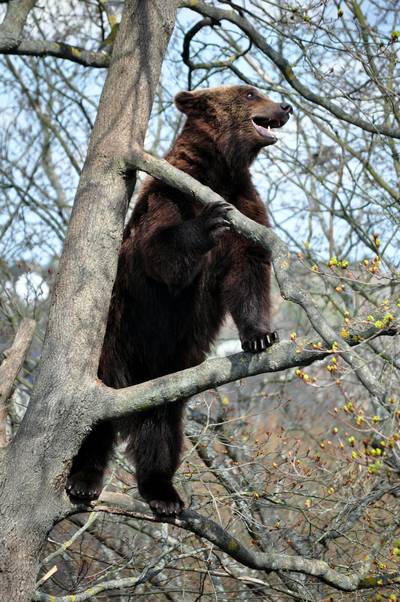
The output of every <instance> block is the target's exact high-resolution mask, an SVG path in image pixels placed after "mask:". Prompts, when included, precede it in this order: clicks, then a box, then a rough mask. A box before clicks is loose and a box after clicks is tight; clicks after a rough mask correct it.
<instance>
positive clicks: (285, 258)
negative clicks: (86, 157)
mask: <svg viewBox="0 0 400 602" xmlns="http://www.w3.org/2000/svg"><path fill="white" fill-rule="evenodd" d="M126 163H127V166H128V167H129V168H131V169H136V168H137V169H141V170H142V171H145V172H146V173H148V174H150V175H152V176H154V177H156V178H159V179H161V180H163V181H164V182H166V183H168V184H169V185H170V186H173V187H174V188H177V189H178V190H180V191H181V192H183V193H185V194H187V195H188V196H191V197H193V198H194V199H196V201H198V202H199V203H202V204H204V205H206V204H208V203H210V202H217V201H222V200H223V199H222V198H221V197H220V196H219V195H218V194H217V193H216V192H214V191H213V190H211V189H210V188H208V187H207V186H204V185H203V184H200V182H197V181H196V180H195V179H194V178H192V177H191V176H190V175H189V174H187V173H184V172H182V171H180V170H179V169H177V168H176V167H174V166H172V165H170V164H169V163H168V162H167V161H165V160H163V159H155V158H154V157H152V156H151V155H149V154H147V153H144V152H143V151H141V150H136V149H135V150H134V151H133V152H132V154H131V155H130V156H129V157H127V158H126ZM228 219H229V221H230V223H231V224H232V226H233V228H234V229H235V231H236V232H238V233H239V234H241V235H242V236H244V237H245V238H247V239H249V240H252V241H253V242H255V243H257V244H258V245H260V246H261V247H263V248H264V249H267V250H268V251H270V253H271V257H272V263H273V266H274V271H275V276H276V279H277V281H278V284H279V288H280V291H281V295H282V297H283V298H284V299H287V300H288V301H292V302H293V303H296V304H297V305H300V306H301V307H302V308H303V310H304V311H305V313H306V314H307V317H308V319H309V320H310V322H311V324H312V326H313V328H314V329H315V330H316V331H317V332H318V334H319V335H320V336H321V337H322V339H323V341H324V342H325V343H326V344H327V345H328V347H330V346H331V345H332V343H333V342H334V341H336V342H337V341H339V340H340V337H339V336H338V334H337V333H336V332H335V331H334V330H333V328H331V327H330V326H329V324H328V323H327V322H326V321H325V319H324V318H323V316H322V315H321V314H320V311H319V309H318V307H317V305H316V304H315V302H314V300H313V298H312V297H311V295H310V294H309V293H308V292H307V291H306V290H305V289H301V288H299V287H298V285H297V283H294V282H293V279H292V278H291V267H292V265H296V264H297V263H298V259H297V258H296V257H295V256H294V255H293V254H292V253H291V252H290V250H289V248H288V247H287V245H286V244H285V243H284V242H283V241H282V240H281V239H280V238H279V237H278V236H277V235H276V234H275V233H274V232H273V231H272V229H271V228H265V227H264V226H262V225H261V224H258V223H256V222H254V221H253V220H251V219H249V218H248V217H246V216H245V215H243V214H242V213H240V211H238V210H237V209H235V208H234V207H233V206H232V209H231V210H230V212H229V214H228ZM339 351H340V352H341V356H342V357H343V359H344V360H345V361H346V362H347V363H348V364H349V365H350V366H351V367H352V368H353V369H354V371H355V373H356V375H357V377H358V378H359V380H360V381H361V382H362V383H363V385H364V386H365V387H366V389H367V390H368V391H369V392H370V393H371V395H372V396H373V398H376V399H378V400H379V402H380V403H381V404H384V402H385V398H386V392H385V389H384V388H383V387H382V386H381V384H380V383H379V382H378V381H377V380H376V378H375V377H374V376H373V374H372V372H371V371H370V369H369V368H368V366H366V365H365V362H364V361H363V360H362V358H360V357H359V356H358V355H357V354H356V353H355V352H354V351H351V347H350V345H349V344H348V343H346V342H345V341H344V340H340V345H339Z"/></svg>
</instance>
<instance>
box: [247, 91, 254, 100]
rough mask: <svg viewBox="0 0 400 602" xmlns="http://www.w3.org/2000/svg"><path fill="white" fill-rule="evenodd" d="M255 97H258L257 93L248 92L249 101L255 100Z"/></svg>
mask: <svg viewBox="0 0 400 602" xmlns="http://www.w3.org/2000/svg"><path fill="white" fill-rule="evenodd" d="M255 97H256V93H255V92H252V91H250V92H247V94H246V98H247V99H248V100H254V99H255Z"/></svg>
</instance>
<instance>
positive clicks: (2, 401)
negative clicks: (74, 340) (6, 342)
mask: <svg viewBox="0 0 400 602" xmlns="http://www.w3.org/2000/svg"><path fill="white" fill-rule="evenodd" d="M35 328H36V322H35V320H29V319H28V318H26V319H24V320H22V322H21V324H20V325H19V328H18V331H17V334H16V335H15V338H14V342H13V344H12V345H11V347H10V348H9V349H7V350H6V351H5V352H4V355H5V360H4V361H3V363H2V364H1V366H0V447H4V445H6V432H5V419H6V415H7V409H6V403H7V400H8V398H9V397H10V395H11V392H12V390H13V386H14V382H15V379H16V378H17V376H18V372H19V371H20V370H21V368H22V364H23V363H24V360H25V356H26V354H27V352H28V349H29V346H30V344H31V342H32V338H33V335H34V332H35Z"/></svg>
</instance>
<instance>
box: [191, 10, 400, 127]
mask: <svg viewBox="0 0 400 602" xmlns="http://www.w3.org/2000/svg"><path fill="white" fill-rule="evenodd" d="M180 6H182V7H183V6H184V7H187V8H191V9H192V10H194V11H196V12H198V13H200V14H201V15H203V16H208V17H210V18H211V19H215V20H216V21H222V20H223V19H225V20H227V21H230V22H231V23H234V24H235V25H237V27H239V28H240V29H241V30H242V31H243V32H244V33H245V34H246V35H247V36H248V37H249V38H250V40H251V41H252V42H253V43H254V44H255V46H257V48H259V49H260V50H261V51H262V52H263V53H264V54H265V55H266V56H267V57H268V58H269V59H270V60H271V61H272V62H273V63H274V64H275V65H276V66H277V67H278V69H279V71H280V72H281V73H282V75H283V76H284V78H285V79H286V81H287V82H288V83H289V84H290V85H291V86H292V88H294V89H295V90H296V92H298V93H299V94H300V95H301V96H302V97H303V98H305V99H306V100H309V101H310V102H312V103H314V104H317V105H319V106H321V107H323V108H324V109H327V110H328V111H329V112H330V113H332V115H335V117H337V118H338V119H341V120H342V121H346V122H347V123H351V124H353V125H356V126H357V127H359V128H361V129H363V130H365V131H367V132H371V133H373V134H382V135H384V136H389V137H391V138H400V130H398V129H395V128H389V127H387V126H385V125H384V124H382V125H375V124H373V123H369V122H368V121H364V120H363V119H360V117H358V116H357V115H356V114H351V115H350V114H349V113H346V112H345V111H344V110H343V109H342V108H341V107H339V106H337V105H336V104H334V103H333V102H330V101H329V100H328V99H327V98H326V97H325V96H320V95H318V94H316V93H315V92H313V91H312V90H310V89H309V88H308V87H307V86H306V85H304V84H303V83H302V82H301V81H300V80H299V79H298V78H297V76H296V75H295V73H294V71H293V69H292V67H291V65H290V63H289V61H288V60H286V59H285V58H284V57H283V56H282V55H281V54H279V52H277V51H276V50H274V48H272V46H270V45H269V44H268V43H267V42H266V40H265V37H264V36H263V35H262V33H260V32H259V31H257V29H255V28H254V27H253V26H252V25H251V23H250V22H249V21H248V20H247V19H245V18H244V17H242V16H240V15H239V14H238V13H236V12H235V11H233V10H224V9H221V8H217V7H215V6H212V5H211V4H206V3H205V2H201V0H196V1H195V2H193V1H191V0H181V3H180Z"/></svg>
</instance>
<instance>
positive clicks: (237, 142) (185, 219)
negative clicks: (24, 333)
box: [67, 86, 291, 514]
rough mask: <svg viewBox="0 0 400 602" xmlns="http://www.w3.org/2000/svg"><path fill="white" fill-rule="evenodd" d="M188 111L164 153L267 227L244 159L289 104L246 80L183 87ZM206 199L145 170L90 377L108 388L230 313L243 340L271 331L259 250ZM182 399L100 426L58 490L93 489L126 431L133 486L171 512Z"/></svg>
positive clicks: (143, 375) (175, 355)
mask: <svg viewBox="0 0 400 602" xmlns="http://www.w3.org/2000/svg"><path fill="white" fill-rule="evenodd" d="M175 102H176V105H177V107H178V108H179V109H180V110H181V111H182V112H184V113H186V115H187V120H186V123H185V125H184V127H183V130H182V132H181V133H180V135H179V137H178V138H177V140H176V142H175V143H174V145H173V147H172V149H171V150H170V152H169V153H168V155H167V157H166V159H167V160H168V161H169V162H170V163H171V164H173V165H175V166H176V167H178V168H179V169H181V170H183V171H185V172H187V173H189V174H190V175H192V176H193V177H194V178H196V179H197V180H199V181H200V182H202V183H203V184H206V185H207V186H210V187H211V188H212V189H213V190H214V191H215V192H217V193H219V194H220V195H221V196H222V197H223V198H224V199H225V200H226V201H227V203H231V204H232V205H234V206H235V207H237V209H239V211H241V212H242V213H243V214H245V215H247V216H248V217H250V218H251V219H253V220H255V221H257V222H259V223H261V224H263V225H265V226H269V222H268V217H267V213H266V210H265V207H264V205H263V203H262V202H261V200H260V198H259V196H258V194H257V191H256V189H255V188H254V186H253V184H252V181H251V177H250V172H249V166H250V164H251V162H252V161H253V160H254V158H255V157H256V155H257V153H258V152H259V151H260V150H261V148H262V147H264V146H267V145H269V144H273V142H274V141H275V140H274V138H273V136H272V135H271V134H269V133H268V132H266V131H263V129H261V130H260V129H259V128H258V130H257V128H256V126H255V124H254V121H256V122H258V123H259V124H262V125H263V126H265V127H266V126H267V125H268V124H270V125H272V127H281V125H283V124H284V123H286V121H287V119H288V118H289V113H290V112H291V107H290V106H289V105H279V104H276V103H273V102H272V101H271V100H269V99H268V98H266V97H265V96H263V95H262V94H260V92H258V91H257V90H256V89H255V88H252V87H249V86H227V87H221V88H212V89H207V90H199V91H196V92H182V93H180V94H178V96H177V97H176V100H175ZM260 131H261V134H260ZM227 203H217V204H214V205H212V206H208V207H206V208H204V207H202V206H201V205H200V204H199V203H197V202H195V201H194V200H193V199H192V198H189V197H188V196H186V195H184V194H181V193H179V192H177V191H176V190H175V189H173V188H171V187H169V186H168V185H166V184H164V183H162V182H161V181H158V180H155V179H152V178H149V179H148V180H147V181H146V183H145V185H144V186H143V188H142V190H141V192H140V195H139V198H138V201H137V203H136V206H135V208H134V211H133V213H132V215H131V217H130V220H129V222H128V224H127V226H126V228H125V232H124V237H123V244H122V247H121V251H120V255H119V263H118V273H117V277H116V281H115V285H114V290H113V295H112V300H111V305H110V312H109V318H108V324H107V331H106V335H105V339H104V345H103V350H102V355H101V361H100V367H99V377H100V378H101V379H102V380H103V381H104V383H105V384H107V385H108V386H111V387H115V388H121V387H126V386H129V385H134V384H136V383H140V382H143V381H147V380H150V379H152V378H155V377H157V376H162V375H164V374H169V373H173V372H176V371H178V370H182V369H184V368H188V367H191V366H194V365H196V364H199V363H200V362H202V361H203V360H204V359H205V357H206V355H207V353H208V351H209V350H210V345H211V344H212V342H213V341H214V339H215V337H216V335H217V333H218V331H219V328H220V326H221V324H222V322H223V320H224V318H225V315H226V314H227V312H229V313H230V314H231V315H232V317H233V319H234V321H235V323H236V325H237V327H238V330H239V335H240V338H241V341H242V345H243V348H244V349H246V350H248V351H252V352H257V351H262V350H263V349H265V348H266V347H268V346H269V345H271V344H272V343H273V342H274V341H275V340H276V334H275V333H273V332H272V330H271V324H270V311H271V302H270V272H271V266H270V260H269V257H268V254H267V253H266V252H265V251H264V250H262V249H261V248H259V247H258V246H256V245H254V244H252V243H251V242H249V241H248V240H245V239H244V238H241V237H240V236H239V235H238V234H236V233H235V232H233V231H231V230H230V229H229V223H228V221H227V220H226V216H227V212H228V211H229V206H228V205H227ZM183 407H184V403H183V402H182V401H179V402H173V403H168V404H166V405H165V406H162V407H160V408H156V409H154V410H150V411H145V412H141V413H139V414H135V415H133V416H132V418H129V419H125V420H124V421H121V422H119V423H118V425H113V424H111V423H110V424H109V423H103V424H100V425H98V426H97V427H96V428H95V429H94V430H93V431H92V433H91V434H90V435H89V436H88V438H87V439H86V441H85V442H84V444H83V446H82V449H81V450H80V452H79V454H78V456H77V457H76V458H75V460H74V463H73V467H72V470H71V475H70V478H69V480H68V484H67V490H68V491H69V493H70V495H71V496H72V497H73V498H78V499H79V498H80V499H94V498H96V497H97V496H98V495H99V492H100V489H101V486H102V479H103V472H104V467H105V465H106V462H107V459H108V456H109V453H110V450H111V448H112V445H113V443H114V431H115V430H119V431H121V432H122V434H123V435H124V436H125V437H126V438H127V440H128V444H127V454H128V457H129V458H130V459H131V460H132V461H133V462H134V464H135V466H136V478H137V483H138V487H139V491H140V493H141V495H142V496H143V497H144V499H146V500H147V501H148V502H149V504H150V506H151V508H152V509H153V510H154V511H155V512H158V513H161V514H174V513H179V512H180V510H181V509H182V507H183V502H182V500H181V499H180V497H179V495H178V493H177V492H176V490H175V488H174V487H173V485H172V477H173V475H174V473H175V471H176V469H177V466H178V463H179V457H180V451H181V446H182V412H183Z"/></svg>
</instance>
